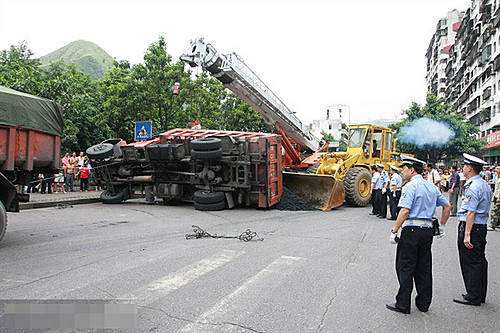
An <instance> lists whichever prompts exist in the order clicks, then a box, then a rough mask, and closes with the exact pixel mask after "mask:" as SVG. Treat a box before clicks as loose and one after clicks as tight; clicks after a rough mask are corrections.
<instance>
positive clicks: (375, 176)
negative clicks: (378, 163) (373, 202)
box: [372, 171, 380, 190]
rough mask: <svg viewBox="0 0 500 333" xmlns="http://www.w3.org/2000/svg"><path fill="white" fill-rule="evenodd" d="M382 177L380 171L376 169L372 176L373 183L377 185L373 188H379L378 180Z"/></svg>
mask: <svg viewBox="0 0 500 333" xmlns="http://www.w3.org/2000/svg"><path fill="white" fill-rule="evenodd" d="M379 178H380V173H378V171H375V172H374V173H373V176H372V184H375V187H374V188H373V189H374V190H376V189H377V181H378V179H379Z"/></svg>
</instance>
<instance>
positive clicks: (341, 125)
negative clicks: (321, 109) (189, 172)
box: [310, 104, 351, 142]
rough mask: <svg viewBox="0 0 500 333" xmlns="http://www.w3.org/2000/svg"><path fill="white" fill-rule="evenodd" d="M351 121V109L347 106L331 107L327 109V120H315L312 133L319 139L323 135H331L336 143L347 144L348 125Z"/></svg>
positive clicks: (337, 105) (311, 128)
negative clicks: (342, 142)
mask: <svg viewBox="0 0 500 333" xmlns="http://www.w3.org/2000/svg"><path fill="white" fill-rule="evenodd" d="M350 119H351V109H350V107H349V106H348V105H345V104H334V105H329V106H328V107H327V108H326V119H318V120H313V122H312V124H311V125H310V131H311V133H312V134H313V135H315V136H316V137H318V138H321V137H323V133H326V134H331V135H332V136H333V137H334V138H335V140H336V141H344V142H347V140H348V138H349V134H348V133H347V130H348V127H347V126H348V124H349V122H350Z"/></svg>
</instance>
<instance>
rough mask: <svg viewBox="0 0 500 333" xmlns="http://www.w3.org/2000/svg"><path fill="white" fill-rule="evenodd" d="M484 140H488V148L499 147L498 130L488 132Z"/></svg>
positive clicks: (499, 134) (499, 136) (499, 137)
mask: <svg viewBox="0 0 500 333" xmlns="http://www.w3.org/2000/svg"><path fill="white" fill-rule="evenodd" d="M486 141H488V146H487V147H488V148H494V147H500V131H496V132H493V133H491V134H488V138H487V139H486Z"/></svg>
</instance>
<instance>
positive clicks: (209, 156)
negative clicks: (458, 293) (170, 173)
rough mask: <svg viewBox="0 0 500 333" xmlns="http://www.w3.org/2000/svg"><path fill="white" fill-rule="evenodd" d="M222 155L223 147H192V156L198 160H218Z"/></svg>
mask: <svg viewBox="0 0 500 333" xmlns="http://www.w3.org/2000/svg"><path fill="white" fill-rule="evenodd" d="M221 156H222V149H220V148H217V149H215V150H194V149H191V158H194V159H196V160H216V159H219V158H220V157H221Z"/></svg>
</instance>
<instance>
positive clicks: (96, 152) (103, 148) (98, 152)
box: [87, 143, 113, 160]
mask: <svg viewBox="0 0 500 333" xmlns="http://www.w3.org/2000/svg"><path fill="white" fill-rule="evenodd" d="M111 155H113V145H112V144H111V143H100V144H97V145H93V146H92V147H90V148H87V156H88V157H89V158H91V159H94V160H99V159H103V158H106V157H109V156H111Z"/></svg>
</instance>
